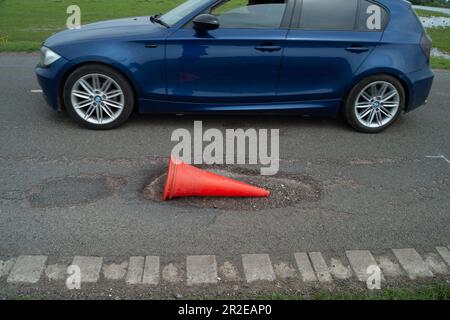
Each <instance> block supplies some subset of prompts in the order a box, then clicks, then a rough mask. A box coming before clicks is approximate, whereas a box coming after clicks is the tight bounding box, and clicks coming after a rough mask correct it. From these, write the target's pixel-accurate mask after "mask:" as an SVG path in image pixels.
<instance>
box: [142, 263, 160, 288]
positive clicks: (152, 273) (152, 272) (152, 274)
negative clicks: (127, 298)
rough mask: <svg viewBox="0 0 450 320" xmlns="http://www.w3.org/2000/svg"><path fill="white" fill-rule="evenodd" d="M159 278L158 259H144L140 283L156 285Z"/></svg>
mask: <svg viewBox="0 0 450 320" xmlns="http://www.w3.org/2000/svg"><path fill="white" fill-rule="evenodd" d="M159 278H160V277H159V257H155V256H148V257H146V258H145V267H144V276H143V277H142V283H143V284H148V285H158V284H159Z"/></svg>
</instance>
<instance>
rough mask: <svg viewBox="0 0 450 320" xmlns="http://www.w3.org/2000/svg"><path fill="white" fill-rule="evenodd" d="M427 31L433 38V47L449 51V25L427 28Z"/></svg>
mask: <svg viewBox="0 0 450 320" xmlns="http://www.w3.org/2000/svg"><path fill="white" fill-rule="evenodd" d="M427 33H428V34H429V35H430V37H431V39H433V47H435V48H438V49H439V50H441V51H444V52H447V53H450V27H446V28H444V27H441V28H429V29H427Z"/></svg>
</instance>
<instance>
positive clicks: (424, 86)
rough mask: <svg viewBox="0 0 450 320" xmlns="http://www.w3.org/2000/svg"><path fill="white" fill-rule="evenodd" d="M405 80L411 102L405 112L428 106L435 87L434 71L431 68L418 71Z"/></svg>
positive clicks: (405, 77)
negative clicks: (427, 103)
mask: <svg viewBox="0 0 450 320" xmlns="http://www.w3.org/2000/svg"><path fill="white" fill-rule="evenodd" d="M403 80H404V81H405V82H406V83H407V84H408V89H409V102H408V105H407V107H406V109H405V111H406V112H410V111H412V110H414V109H417V108H418V107H420V106H423V105H424V104H426V102H427V99H428V96H429V95H430V92H431V87H432V86H433V81H434V73H433V71H432V70H431V69H429V68H427V69H424V70H421V71H416V72H413V73H410V74H408V75H406V76H404V77H403Z"/></svg>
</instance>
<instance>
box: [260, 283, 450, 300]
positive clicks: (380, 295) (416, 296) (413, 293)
mask: <svg viewBox="0 0 450 320" xmlns="http://www.w3.org/2000/svg"><path fill="white" fill-rule="evenodd" d="M259 299H262V300H304V297H303V296H300V295H284V294H272V295H263V296H260V297H259ZM309 299H312V300H450V286H449V285H448V284H447V285H446V284H435V285H429V286H424V287H419V288H415V289H413V288H406V289H405V288H403V289H402V288H389V289H385V290H380V291H372V292H367V291H360V292H355V291H336V292H328V291H320V292H318V293H315V294H312V296H311V297H310V298H309Z"/></svg>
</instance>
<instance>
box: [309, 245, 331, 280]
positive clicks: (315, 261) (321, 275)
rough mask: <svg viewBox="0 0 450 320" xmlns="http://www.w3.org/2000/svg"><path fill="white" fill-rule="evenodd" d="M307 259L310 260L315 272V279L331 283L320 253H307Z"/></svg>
mask: <svg viewBox="0 0 450 320" xmlns="http://www.w3.org/2000/svg"><path fill="white" fill-rule="evenodd" d="M309 258H310V259H311V262H312V265H313V267H314V270H316V274H317V279H319V281H320V282H332V281H333V279H332V277H331V274H330V271H329V269H328V266H327V263H326V262H325V259H324V258H323V256H322V254H321V253H320V252H311V253H309Z"/></svg>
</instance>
